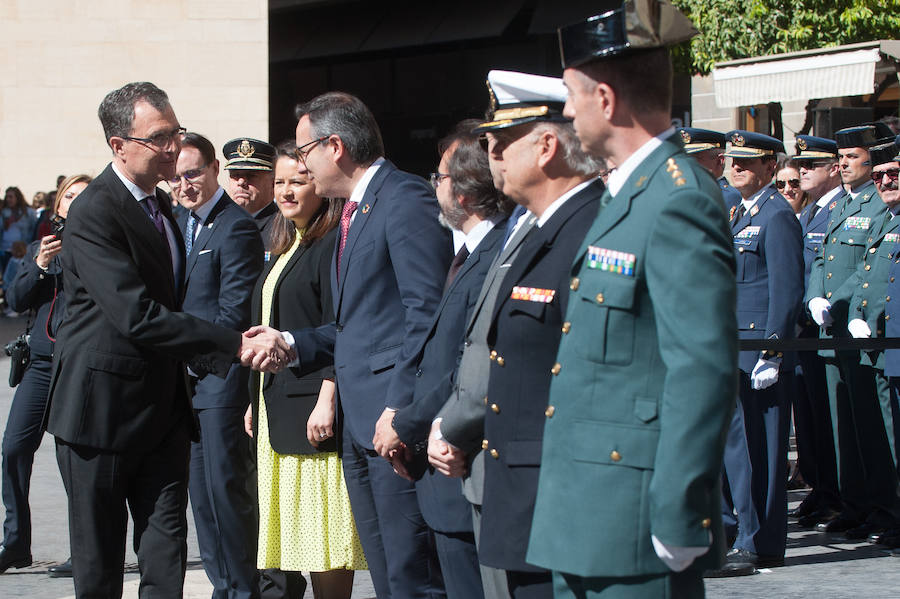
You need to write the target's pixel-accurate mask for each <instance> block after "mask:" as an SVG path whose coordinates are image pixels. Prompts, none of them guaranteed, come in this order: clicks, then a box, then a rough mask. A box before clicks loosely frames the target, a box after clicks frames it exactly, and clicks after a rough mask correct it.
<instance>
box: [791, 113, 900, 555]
mask: <svg viewBox="0 0 900 599" xmlns="http://www.w3.org/2000/svg"><path fill="white" fill-rule="evenodd" d="M835 141H837V145H838V154H839V156H840V167H841V180H842V182H843V185H844V187H845V189H848V190H849V191H848V192H847V193H846V194H845V195H844V196H843V198H841V199H839V200H838V202H837V205H836V206H835V208H834V209H833V210H832V211H831V220H830V221H829V223H828V228H827V229H826V233H825V239H824V241H823V243H822V250H821V251H820V253H819V254H818V255H817V256H816V258H815V260H814V261H813V265H812V270H811V271H810V275H809V287H808V289H807V292H806V305H807V309H808V310H809V313H810V316H812V319H813V320H814V321H815V322H816V324H818V325H819V326H820V337H821V338H830V337H832V336H833V337H834V338H841V337H843V338H850V336H851V333H850V331H849V330H848V328H847V326H848V321H849V308H850V301H851V299H852V297H853V293H854V291H855V290H856V286H857V283H858V279H857V275H856V271H857V268H858V267H860V268H862V269H863V272H867V271H868V270H871V269H872V265H871V264H863V263H862V262H863V256H864V255H865V254H866V247H867V245H868V239H869V238H870V237H873V235H874V234H875V233H876V227H880V225H881V222H882V217H883V215H884V213H885V212H886V210H887V206H885V204H884V202H882V201H881V198H880V197H879V196H878V192H877V191H876V189H875V185H874V184H873V182H872V179H871V175H872V166H871V162H870V159H869V148H871V147H873V146H876V145H878V144H879V141H880V140H879V138H878V133H877V130H876V128H875V127H874V126H871V125H863V126H858V127H849V128H846V129H841V130H840V131H838V132H837V133H836V134H835ZM876 252H877V250H876ZM820 354H821V355H823V356H825V378H826V384H827V389H828V403H829V407H830V409H831V421H832V426H833V427H834V442H835V453H836V456H837V464H838V484H839V488H840V492H841V499H842V500H843V502H844V507H843V509H842V511H841V513H840V514H839V515H838V516H837V517H836V518H835V519H833V520H830V521H827V522H820V523H819V524H818V525H817V526H816V529H817V530H819V532H829V533H843V534H844V535H845V536H846V537H847V538H850V539H865V538H866V537H867V536H868V535H869V534H872V533H873V532H877V531H879V530H882V529H884V528H890V527H892V526H894V525H895V523H896V518H897V515H898V514H897V513H896V511H897V507H896V504H897V493H896V474H894V475H893V480H894V483H893V486H892V485H891V483H890V481H891V478H892V475H891V471H893V470H894V464H893V460H892V457H891V451H890V445H889V443H888V440H887V436H886V435H885V434H884V430H885V429H884V419H883V417H882V414H881V407H880V405H879V401H878V391H877V386H876V380H875V374H874V371H873V370H872V368H871V366H868V365H862V364H861V356H860V352H859V351H858V350H837V351H830V350H823V351H821V352H820Z"/></svg>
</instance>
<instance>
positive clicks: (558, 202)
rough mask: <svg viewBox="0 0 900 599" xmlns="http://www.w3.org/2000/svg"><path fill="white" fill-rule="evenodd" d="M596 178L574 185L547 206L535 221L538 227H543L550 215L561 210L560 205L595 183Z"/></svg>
mask: <svg viewBox="0 0 900 599" xmlns="http://www.w3.org/2000/svg"><path fill="white" fill-rule="evenodd" d="M595 180H596V179H588V180H587V181H583V182H581V183H579V184H578V185H576V186H575V187H573V188H572V189H570V190H569V191H567V192H566V193H564V194H562V195H561V196H559V199H557V200H556V201H555V202H553V203H552V204H550V205H549V206H547V209H546V210H544V212H543V214H541V217H540V218H539V219H538V220H537V222H536V223H535V224H536V225H537V227H538V228H540V227H543V226H544V223H546V222H547V221H548V220H550V217H551V216H553V215H554V213H556V211H557V210H559V208H560V206H562V205H563V204H565V203H566V200H568V199H569V198H571V197H572V196H574V195H575V194H576V193H578V192H579V191H581V190H582V189H584V188H585V187H587V186H588V185H590V184H591V183H593V182H594V181H595Z"/></svg>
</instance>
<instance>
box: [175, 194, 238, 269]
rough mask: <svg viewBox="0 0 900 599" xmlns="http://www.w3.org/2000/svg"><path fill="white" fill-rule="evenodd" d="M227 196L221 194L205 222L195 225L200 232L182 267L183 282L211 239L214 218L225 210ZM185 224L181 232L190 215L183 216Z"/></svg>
mask: <svg viewBox="0 0 900 599" xmlns="http://www.w3.org/2000/svg"><path fill="white" fill-rule="evenodd" d="M226 200H228V195H227V194H223V195H222V197H221V198H219V201H218V202H216V205H215V206H213V209H212V210H211V211H210V213H209V214H208V215H207V217H206V221H205V222H203V223H200V221H197V223H196V224H195V226H196V227H200V230H199V231H197V238H196V239H195V240H194V244H193V245H192V246H191V253H190V254H188V255H187V263H186V265H185V267H184V280H185V281H187V280H188V279H189V278H190V276H191V271H192V270H193V269H194V265H195V264H197V256H198V255H200V251H201V250H203V249H205V248H206V244H207V243H209V240H210V239H211V238H212V234H213V229H214V228H215V226H216V217H218V216H219V214H221V213H222V211H223V210H225V208H227V206H228V204H227V201H226ZM185 216H186V218H185V223H184V225H182V226H183V229H182V230H185V229H186V228H187V227H186V225H187V219H188V218H191V216H190V213H188V214H186V215H185Z"/></svg>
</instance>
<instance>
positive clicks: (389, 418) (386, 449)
mask: <svg viewBox="0 0 900 599" xmlns="http://www.w3.org/2000/svg"><path fill="white" fill-rule="evenodd" d="M394 413H395V411H394V410H390V409H387V408H385V410H384V412H382V413H381V416H380V417H379V418H378V422H376V423H375V436H374V437H372V444H373V445H374V446H375V451H377V452H378V455H380V456H381V457H383V458H385V459H390V456H391V453H392V452H394V451H396V450H397V449H398V448H399V447H400V446H401V445H403V442H402V441H400V437H398V436H397V431H395V430H394V424H393V423H394ZM395 470H396V468H395Z"/></svg>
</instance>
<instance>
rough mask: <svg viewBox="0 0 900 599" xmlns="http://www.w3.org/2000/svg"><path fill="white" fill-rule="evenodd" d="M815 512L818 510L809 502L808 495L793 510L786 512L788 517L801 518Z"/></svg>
mask: <svg viewBox="0 0 900 599" xmlns="http://www.w3.org/2000/svg"><path fill="white" fill-rule="evenodd" d="M817 511H819V509H818V508H817V507H816V505H815V501H809V495H807V496H806V499H804V500H803V501H801V502H800V505H798V506H797V507H795V508H794V509H791V510H788V517H790V518H802V517H803V516H809V515H810V514H814V513H816V512H817Z"/></svg>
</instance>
